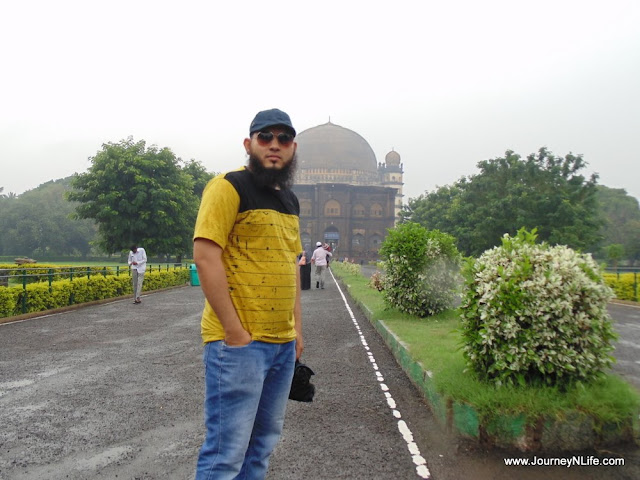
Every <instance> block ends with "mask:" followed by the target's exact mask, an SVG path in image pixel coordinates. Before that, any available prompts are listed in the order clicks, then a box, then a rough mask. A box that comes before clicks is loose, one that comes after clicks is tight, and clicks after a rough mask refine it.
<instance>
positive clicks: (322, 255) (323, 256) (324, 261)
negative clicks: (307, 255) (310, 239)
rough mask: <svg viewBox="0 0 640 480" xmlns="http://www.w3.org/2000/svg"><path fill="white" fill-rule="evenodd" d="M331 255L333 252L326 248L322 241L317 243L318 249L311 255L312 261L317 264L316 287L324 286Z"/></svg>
mask: <svg viewBox="0 0 640 480" xmlns="http://www.w3.org/2000/svg"><path fill="white" fill-rule="evenodd" d="M331 255H332V254H331V252H329V251H327V250H325V248H324V247H323V246H322V242H317V243H316V249H315V250H314V251H313V255H311V263H312V264H314V265H315V266H316V274H315V278H316V288H324V272H325V270H326V269H327V265H328V264H329V262H328V259H329V258H330V257H331Z"/></svg>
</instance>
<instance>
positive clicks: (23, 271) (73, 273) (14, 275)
mask: <svg viewBox="0 0 640 480" xmlns="http://www.w3.org/2000/svg"><path fill="white" fill-rule="evenodd" d="M188 268H189V264H186V263H172V264H170V263H167V264H158V265H153V264H147V272H161V271H164V270H166V271H169V270H172V269H173V270H184V269H188ZM100 275H101V276H104V277H107V276H110V275H114V276H120V275H127V276H129V277H131V268H130V267H128V266H115V267H90V266H78V267H69V266H66V267H53V268H52V267H26V268H20V267H16V268H5V269H1V270H0V288H3V287H9V286H11V285H12V284H13V285H15V286H19V285H22V289H23V293H22V294H21V296H20V304H21V305H20V307H21V308H20V309H21V311H22V313H26V311H27V306H26V302H27V296H28V295H27V285H29V284H34V283H45V282H46V283H48V284H49V293H51V292H52V289H53V282H55V281H58V280H64V279H69V280H70V281H73V280H74V279H79V278H88V279H90V278H91V277H95V276H100ZM73 301H74V300H73V293H72V294H71V298H70V299H69V304H70V305H71V304H72V303H73Z"/></svg>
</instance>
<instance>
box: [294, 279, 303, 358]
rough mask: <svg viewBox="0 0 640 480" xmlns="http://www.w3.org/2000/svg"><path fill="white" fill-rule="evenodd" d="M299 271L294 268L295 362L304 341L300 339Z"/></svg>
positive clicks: (300, 302)
mask: <svg viewBox="0 0 640 480" xmlns="http://www.w3.org/2000/svg"><path fill="white" fill-rule="evenodd" d="M300 291H301V288H300V269H299V268H296V303H295V305H294V307H293V318H294V320H295V326H294V328H295V329H296V360H299V359H300V356H301V355H302V351H303V350H304V340H303V338H302V301H301V299H300Z"/></svg>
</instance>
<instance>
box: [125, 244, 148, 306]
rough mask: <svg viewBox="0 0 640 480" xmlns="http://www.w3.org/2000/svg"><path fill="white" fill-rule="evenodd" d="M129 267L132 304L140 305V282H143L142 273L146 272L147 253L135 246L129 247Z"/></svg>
mask: <svg viewBox="0 0 640 480" xmlns="http://www.w3.org/2000/svg"><path fill="white" fill-rule="evenodd" d="M128 263H129V266H130V267H131V281H132V283H133V303H135V304H138V303H142V300H141V299H140V295H142V282H143V281H144V272H146V271H147V252H145V251H144V248H142V247H138V246H136V245H132V246H131V251H130V252H129V259H128Z"/></svg>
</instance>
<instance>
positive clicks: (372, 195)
mask: <svg viewBox="0 0 640 480" xmlns="http://www.w3.org/2000/svg"><path fill="white" fill-rule="evenodd" d="M296 142H297V143H298V150H297V154H298V171H297V172H296V178H295V183H294V187H293V190H294V191H295V192H296V194H297V196H298V198H299V200H300V232H301V237H302V245H303V246H304V247H305V250H310V251H312V250H313V249H314V248H315V247H314V245H315V244H316V242H318V241H320V242H323V243H328V244H330V245H331V247H332V250H333V251H334V256H335V257H337V258H348V259H349V260H354V261H356V262H366V261H369V260H376V259H377V258H378V250H379V248H380V245H381V244H382V240H384V237H385V236H386V232H387V229H388V228H391V227H393V226H394V225H395V222H396V221H397V220H398V214H399V213H400V209H401V208H402V185H403V183H402V175H403V170H402V164H401V163H400V155H399V154H398V153H397V152H395V151H391V152H389V153H388V154H387V156H386V157H385V162H384V163H378V162H377V160H376V155H375V153H374V152H373V149H372V148H371V146H370V145H369V143H368V142H367V141H366V140H365V139H364V138H363V137H362V136H361V135H359V134H358V133H356V132H354V131H352V130H349V129H347V128H344V127H341V126H339V125H335V124H333V123H331V121H329V122H328V123H325V124H324V125H318V126H317V127H312V128H309V129H307V130H304V131H303V132H300V133H299V134H298V136H297V137H296Z"/></svg>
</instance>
